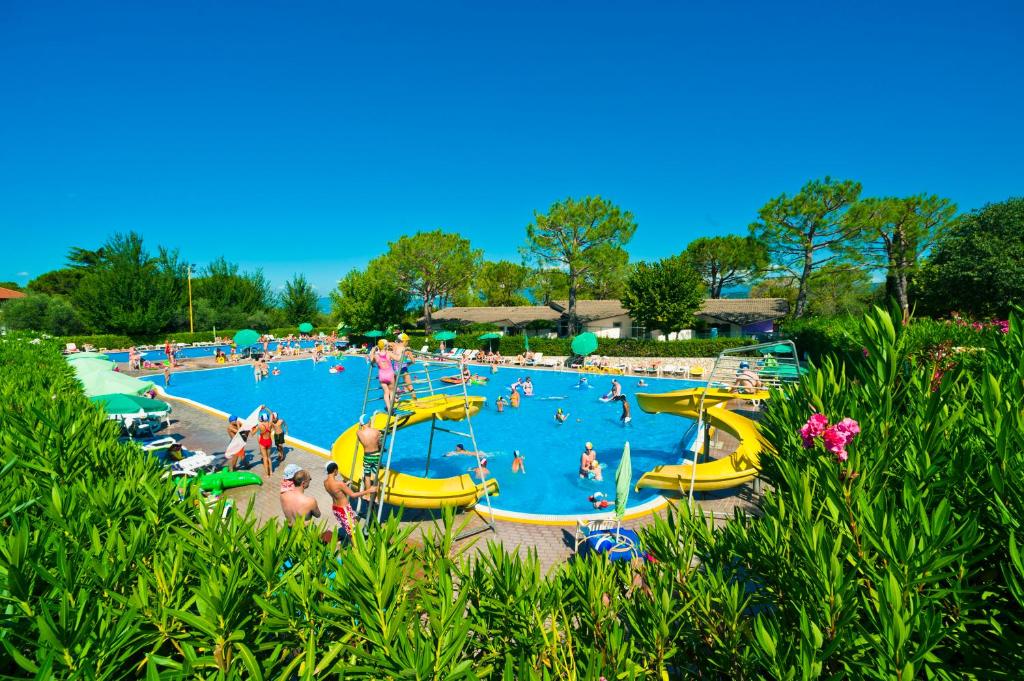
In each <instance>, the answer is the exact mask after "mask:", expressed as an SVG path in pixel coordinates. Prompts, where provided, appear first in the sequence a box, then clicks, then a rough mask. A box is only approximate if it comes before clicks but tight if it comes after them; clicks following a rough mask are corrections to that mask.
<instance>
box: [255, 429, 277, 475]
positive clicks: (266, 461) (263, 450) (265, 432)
mask: <svg viewBox="0 0 1024 681" xmlns="http://www.w3.org/2000/svg"><path fill="white" fill-rule="evenodd" d="M256 432H257V435H258V437H259V440H258V441H257V442H258V444H259V446H260V456H261V457H262V458H263V470H265V471H266V473H267V477H268V478H269V477H270V472H271V471H270V448H271V447H273V446H274V426H273V425H272V424H271V422H270V415H269V414H260V425H259V427H258V429H257V431H256Z"/></svg>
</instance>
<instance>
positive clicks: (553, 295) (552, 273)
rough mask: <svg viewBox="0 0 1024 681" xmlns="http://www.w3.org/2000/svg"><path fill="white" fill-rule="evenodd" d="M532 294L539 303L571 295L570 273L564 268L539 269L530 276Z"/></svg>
mask: <svg viewBox="0 0 1024 681" xmlns="http://www.w3.org/2000/svg"><path fill="white" fill-rule="evenodd" d="M530 295H531V296H532V297H533V299H534V300H535V301H536V302H537V303H539V304H545V305H546V304H547V303H550V302H551V301H552V300H562V299H564V298H568V297H569V275H568V274H566V273H565V272H563V271H562V270H559V269H555V268H547V269H541V270H537V271H535V272H534V273H533V275H532V276H531V277H530Z"/></svg>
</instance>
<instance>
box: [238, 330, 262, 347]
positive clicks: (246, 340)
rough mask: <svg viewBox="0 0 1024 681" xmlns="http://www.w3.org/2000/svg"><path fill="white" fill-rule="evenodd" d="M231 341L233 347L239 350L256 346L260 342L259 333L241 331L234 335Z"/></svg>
mask: <svg viewBox="0 0 1024 681" xmlns="http://www.w3.org/2000/svg"><path fill="white" fill-rule="evenodd" d="M233 340H234V341H235V345H237V346H238V347H240V348H244V347H248V346H250V345H256V344H257V343H259V342H260V332H259V331H254V330H253V329H242V330H241V331H239V332H238V333H236V334H235V337H234V339H233Z"/></svg>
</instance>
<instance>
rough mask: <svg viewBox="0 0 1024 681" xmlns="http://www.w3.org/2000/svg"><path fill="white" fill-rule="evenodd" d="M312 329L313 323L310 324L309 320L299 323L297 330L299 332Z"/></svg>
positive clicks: (306, 331)
mask: <svg viewBox="0 0 1024 681" xmlns="http://www.w3.org/2000/svg"><path fill="white" fill-rule="evenodd" d="M312 330H313V325H312V324H310V323H309V322H302V323H301V324H299V332H300V333H309V332H310V331H312Z"/></svg>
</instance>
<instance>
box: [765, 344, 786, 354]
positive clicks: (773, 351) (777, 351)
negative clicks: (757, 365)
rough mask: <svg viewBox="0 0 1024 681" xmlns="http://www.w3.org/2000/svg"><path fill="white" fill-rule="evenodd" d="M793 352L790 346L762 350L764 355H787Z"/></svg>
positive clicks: (777, 346) (775, 346) (776, 346)
mask: <svg viewBox="0 0 1024 681" xmlns="http://www.w3.org/2000/svg"><path fill="white" fill-rule="evenodd" d="M791 350H792V348H791V347H789V346H788V345H781V344H780V345H773V346H772V347H770V348H761V354H762V355H771V354H786V353H789V352H790V351H791Z"/></svg>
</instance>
